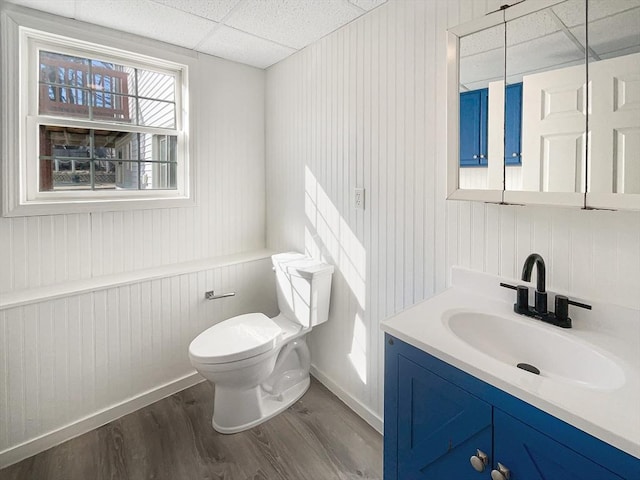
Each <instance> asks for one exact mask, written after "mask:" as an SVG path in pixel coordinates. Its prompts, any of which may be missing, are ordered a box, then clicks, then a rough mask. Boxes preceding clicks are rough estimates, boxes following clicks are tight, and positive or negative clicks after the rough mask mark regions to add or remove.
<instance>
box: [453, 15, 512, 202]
mask: <svg viewBox="0 0 640 480" xmlns="http://www.w3.org/2000/svg"><path fill="white" fill-rule="evenodd" d="M447 67H448V68H447V92H448V95H447V132H448V135H447V156H448V165H447V192H448V198H451V199H457V200H480V201H484V202H501V201H502V192H503V188H504V187H503V185H504V184H503V168H502V161H501V157H502V155H503V154H502V150H501V149H502V144H503V138H502V135H503V131H504V128H503V126H502V124H503V122H501V121H500V118H497V117H500V115H501V112H502V110H503V109H504V106H503V100H502V98H501V97H502V90H503V89H502V88H500V85H501V84H503V83H504V13H503V12H502V11H498V12H494V13H491V14H488V15H486V16H484V17H483V18H481V19H478V20H477V21H474V22H470V23H467V24H464V25H460V26H458V27H456V28H453V29H451V30H449V31H448V37H447ZM496 87H498V88H496ZM496 113H497V117H496ZM496 149H497V150H496Z"/></svg>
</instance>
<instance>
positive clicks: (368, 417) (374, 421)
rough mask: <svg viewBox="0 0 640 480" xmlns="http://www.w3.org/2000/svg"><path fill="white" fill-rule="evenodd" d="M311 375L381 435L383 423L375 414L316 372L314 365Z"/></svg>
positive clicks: (329, 379) (326, 377)
mask: <svg viewBox="0 0 640 480" xmlns="http://www.w3.org/2000/svg"><path fill="white" fill-rule="evenodd" d="M311 375H313V376H314V377H315V378H317V379H318V381H319V382H320V383H322V384H323V385H324V386H325V387H327V388H328V389H329V390H330V391H331V392H332V393H333V394H334V395H335V396H336V397H338V398H339V399H340V400H342V401H343V402H344V403H345V404H346V405H347V406H348V407H349V408H350V409H351V410H353V411H354V412H355V413H357V414H358V415H359V416H360V417H361V418H362V419H363V420H364V421H365V422H367V423H368V424H369V425H371V426H372V427H373V428H374V429H375V430H376V431H377V432H378V433H380V434H381V435H382V433H383V424H384V422H383V420H382V418H381V417H380V416H379V415H378V414H377V413H375V412H374V411H373V410H371V409H370V408H369V407H367V406H366V405H364V404H363V403H362V402H360V400H357V399H356V398H354V397H353V396H352V395H351V394H350V393H348V392H346V391H345V390H344V389H343V388H342V387H340V386H339V385H338V384H337V383H336V382H334V381H333V380H332V379H331V378H329V377H328V376H327V375H325V374H324V373H322V372H321V371H320V370H318V369H317V367H316V366H315V365H311Z"/></svg>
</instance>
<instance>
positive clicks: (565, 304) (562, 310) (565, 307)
mask: <svg viewBox="0 0 640 480" xmlns="http://www.w3.org/2000/svg"><path fill="white" fill-rule="evenodd" d="M569 305H574V306H576V307H580V308H585V309H587V310H591V305H587V304H586V303H580V302H576V301H574V300H569V298H567V297H566V296H564V295H556V309H555V312H554V313H555V316H556V319H557V320H558V322H560V323H561V325H560V326H561V327H562V326H565V325H566V327H565V328H569V327H571V319H570V318H569ZM562 323H564V325H562Z"/></svg>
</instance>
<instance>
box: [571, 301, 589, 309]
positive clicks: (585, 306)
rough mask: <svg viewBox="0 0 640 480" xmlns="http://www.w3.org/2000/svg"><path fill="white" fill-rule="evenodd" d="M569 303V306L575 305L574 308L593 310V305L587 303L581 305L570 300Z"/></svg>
mask: <svg viewBox="0 0 640 480" xmlns="http://www.w3.org/2000/svg"><path fill="white" fill-rule="evenodd" d="M567 303H568V304H569V305H573V306H574V307H580V308H584V309H586V310H591V305H587V304H586V303H580V302H576V301H574V300H569V299H567Z"/></svg>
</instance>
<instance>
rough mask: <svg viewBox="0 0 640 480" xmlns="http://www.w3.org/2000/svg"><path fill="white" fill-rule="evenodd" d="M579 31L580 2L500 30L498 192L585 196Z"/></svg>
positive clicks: (582, 33) (581, 21)
mask: <svg viewBox="0 0 640 480" xmlns="http://www.w3.org/2000/svg"><path fill="white" fill-rule="evenodd" d="M585 25H586V4H585V0H566V1H564V2H561V3H558V4H556V5H553V6H552V7H549V8H545V9H542V10H539V11H536V12H533V13H529V14H527V15H524V16H522V17H519V18H514V19H513V20H509V21H508V22H507V23H506V44H507V52H506V74H505V78H506V89H505V98H506V105H505V189H506V190H516V191H533V192H584V191H585V179H586V175H585V169H586V140H587V136H586V133H585V132H586V119H587V115H586V114H587V105H586V95H587V94H586V67H585V46H586V38H585Z"/></svg>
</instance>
